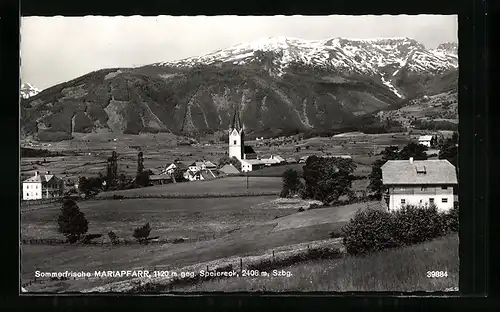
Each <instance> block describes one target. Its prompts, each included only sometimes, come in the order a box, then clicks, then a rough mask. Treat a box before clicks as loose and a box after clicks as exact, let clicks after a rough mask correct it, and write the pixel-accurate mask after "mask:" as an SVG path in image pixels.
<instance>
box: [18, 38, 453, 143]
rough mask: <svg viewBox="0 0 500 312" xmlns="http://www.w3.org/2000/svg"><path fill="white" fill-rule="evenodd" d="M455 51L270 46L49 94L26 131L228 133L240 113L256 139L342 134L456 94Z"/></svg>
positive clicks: (311, 43) (391, 42) (332, 43)
mask: <svg viewBox="0 0 500 312" xmlns="http://www.w3.org/2000/svg"><path fill="white" fill-rule="evenodd" d="M456 49H457V46H456V44H453V43H444V44H442V45H440V46H438V47H437V48H436V49H432V50H428V49H425V47H424V46H423V45H422V44H420V43H418V42H417V41H416V40H413V39H410V38H381V39H380V38H379V39H371V40H359V39H345V38H333V39H326V40H302V39H298V38H287V37H270V38H266V39H262V40H258V41H255V42H247V43H242V44H238V45H235V46H232V47H229V48H226V49H220V50H218V51H214V52H211V53H208V54H205V55H202V56H197V57H190V58H185V59H182V60H179V61H175V62H157V63H154V64H150V65H146V66H142V67H138V68H112V69H102V70H98V71H95V72H92V73H89V74H86V75H83V76H81V77H78V78H75V79H73V80H71V81H68V82H65V83H62V84H59V85H56V86H53V87H50V88H48V89H46V90H43V91H42V92H40V93H39V94H37V95H35V96H33V97H30V98H29V99H26V100H23V101H22V103H21V117H22V130H23V133H24V134H25V135H35V136H38V138H39V139H44V138H45V139H47V138H48V137H51V138H52V139H58V138H62V139H67V138H70V137H71V134H72V133H73V132H92V131H96V130H97V129H100V128H107V129H109V130H110V131H113V132H119V133H134V134H137V133H141V132H171V133H175V134H187V135H190V134H196V133H215V132H218V131H222V130H224V131H225V130H227V127H228V125H229V120H230V117H231V116H232V113H233V111H232V110H233V107H237V108H238V110H239V111H240V113H241V115H242V121H243V123H244V124H245V126H246V128H247V129H248V130H249V132H255V133H268V132H276V131H277V130H288V131H289V130H293V131H307V130H310V129H329V128H335V127H339V126H341V125H346V124H350V123H351V124H352V123H354V122H356V120H358V119H359V117H360V116H368V117H369V116H372V115H374V113H377V112H378V111H380V110H392V109H397V108H399V107H401V106H402V105H405V103H408V102H409V101H411V100H413V99H415V98H418V97H419V96H427V95H433V94H438V93H442V92H450V90H451V91H453V90H456V89H457V79H458V70H457V68H458V57H457V55H456V54H455V53H454V51H457V50H456ZM454 92H456V91H454Z"/></svg>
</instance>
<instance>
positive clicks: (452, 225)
mask: <svg viewBox="0 0 500 312" xmlns="http://www.w3.org/2000/svg"><path fill="white" fill-rule="evenodd" d="M444 217H445V219H446V227H447V229H448V230H450V231H452V232H458V228H459V224H458V218H459V210H458V202H455V203H454V205H453V209H451V210H450V211H448V212H447V213H446V214H445V216H444Z"/></svg>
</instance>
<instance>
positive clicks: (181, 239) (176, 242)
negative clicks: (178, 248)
mask: <svg viewBox="0 0 500 312" xmlns="http://www.w3.org/2000/svg"><path fill="white" fill-rule="evenodd" d="M180 243H184V239H183V238H176V239H174V240H173V241H172V244H180Z"/></svg>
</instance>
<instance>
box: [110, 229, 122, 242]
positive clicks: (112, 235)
mask: <svg viewBox="0 0 500 312" xmlns="http://www.w3.org/2000/svg"><path fill="white" fill-rule="evenodd" d="M108 236H109V239H110V240H111V244H113V245H118V244H119V243H120V242H119V241H118V235H116V233H115V232H113V231H109V232H108Z"/></svg>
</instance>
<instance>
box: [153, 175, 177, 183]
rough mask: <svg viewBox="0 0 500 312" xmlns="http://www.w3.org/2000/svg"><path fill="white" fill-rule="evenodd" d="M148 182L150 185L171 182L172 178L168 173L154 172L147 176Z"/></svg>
mask: <svg viewBox="0 0 500 312" xmlns="http://www.w3.org/2000/svg"><path fill="white" fill-rule="evenodd" d="M149 182H150V183H151V184H152V185H162V184H167V183H172V178H171V177H170V175H168V174H154V175H151V176H149Z"/></svg>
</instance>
